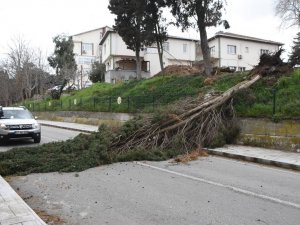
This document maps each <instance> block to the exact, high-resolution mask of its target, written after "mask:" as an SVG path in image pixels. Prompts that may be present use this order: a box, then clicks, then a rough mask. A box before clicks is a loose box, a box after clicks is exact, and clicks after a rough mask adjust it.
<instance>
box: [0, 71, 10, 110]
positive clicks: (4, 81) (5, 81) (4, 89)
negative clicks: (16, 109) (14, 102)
mask: <svg viewBox="0 0 300 225" xmlns="http://www.w3.org/2000/svg"><path fill="white" fill-rule="evenodd" d="M0 81H1V82H0V106H6V105H8V104H9V102H10V101H9V100H10V99H9V77H8V74H7V72H6V71H5V70H4V68H0Z"/></svg>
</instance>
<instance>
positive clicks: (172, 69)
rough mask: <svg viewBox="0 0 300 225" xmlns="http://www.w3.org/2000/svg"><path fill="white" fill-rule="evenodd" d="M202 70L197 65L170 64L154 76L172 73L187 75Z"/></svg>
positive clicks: (198, 72)
mask: <svg viewBox="0 0 300 225" xmlns="http://www.w3.org/2000/svg"><path fill="white" fill-rule="evenodd" d="M202 72H203V69H201V67H199V66H186V65H172V66H167V67H166V68H165V69H164V70H163V71H161V72H159V73H158V74H156V75H155V76H163V75H167V76H172V75H180V76H189V75H197V74H200V73H202Z"/></svg>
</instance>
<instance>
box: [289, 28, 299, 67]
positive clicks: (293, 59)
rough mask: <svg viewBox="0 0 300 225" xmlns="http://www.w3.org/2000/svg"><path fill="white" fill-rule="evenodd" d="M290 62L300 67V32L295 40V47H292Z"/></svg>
mask: <svg viewBox="0 0 300 225" xmlns="http://www.w3.org/2000/svg"><path fill="white" fill-rule="evenodd" d="M289 61H290V63H291V64H292V66H295V65H300V32H299V33H298V34H297V37H296V38H294V46H293V47H292V53H291V55H290V59H289Z"/></svg>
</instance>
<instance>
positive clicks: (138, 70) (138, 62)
mask: <svg viewBox="0 0 300 225" xmlns="http://www.w3.org/2000/svg"><path fill="white" fill-rule="evenodd" d="M135 54H136V77H137V79H138V80H141V79H142V63H141V57H140V50H138V51H136V53H135Z"/></svg>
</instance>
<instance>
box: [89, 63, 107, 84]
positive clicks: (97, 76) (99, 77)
mask: <svg viewBox="0 0 300 225" xmlns="http://www.w3.org/2000/svg"><path fill="white" fill-rule="evenodd" d="M89 78H90V80H91V81H92V82H93V83H97V82H105V64H102V63H99V62H94V63H93V65H92V70H91V72H90V74H89Z"/></svg>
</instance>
